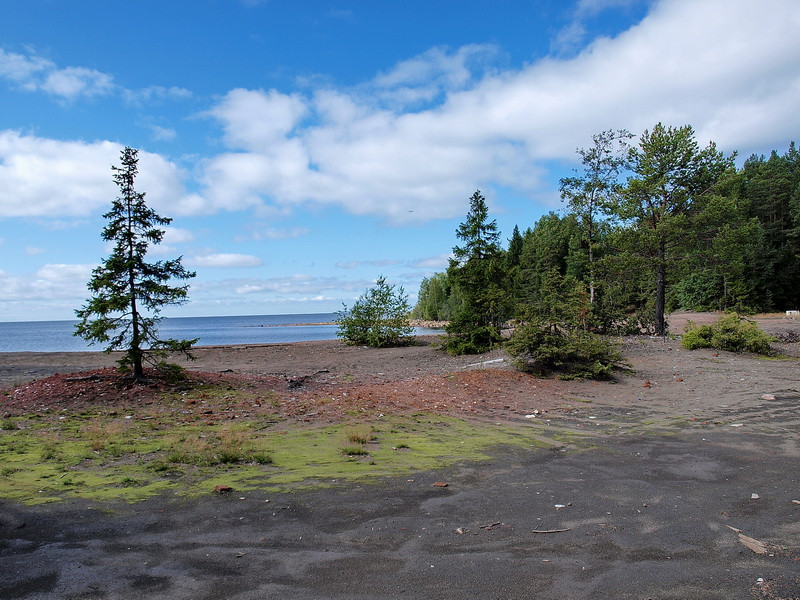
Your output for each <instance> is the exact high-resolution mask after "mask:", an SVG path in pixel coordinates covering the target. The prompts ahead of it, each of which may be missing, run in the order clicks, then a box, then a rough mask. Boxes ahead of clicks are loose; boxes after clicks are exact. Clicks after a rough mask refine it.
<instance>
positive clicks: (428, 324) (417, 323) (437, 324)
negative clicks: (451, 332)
mask: <svg viewBox="0 0 800 600" xmlns="http://www.w3.org/2000/svg"><path fill="white" fill-rule="evenodd" d="M408 324H409V325H410V326H411V327H422V328H423V329H444V328H445V327H447V326H448V325H449V324H450V321H423V320H421V319H411V320H410V321H409V322H408ZM322 325H336V321H326V322H323V323H269V324H267V325H248V327H316V326H322Z"/></svg>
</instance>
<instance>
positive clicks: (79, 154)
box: [0, 131, 193, 219]
mask: <svg viewBox="0 0 800 600" xmlns="http://www.w3.org/2000/svg"><path fill="white" fill-rule="evenodd" d="M121 149H122V146H120V145H119V144H116V143H113V142H108V141H96V142H83V141H60V140H51V139H46V138H39V137H35V136H30V135H22V134H21V133H19V132H17V131H0V218H3V217H43V218H47V219H58V218H59V217H78V216H88V215H91V214H93V213H96V212H100V211H104V210H106V209H107V208H108V207H109V206H110V204H111V201H112V200H113V199H114V198H115V197H116V196H117V195H118V193H119V190H118V188H117V186H116V185H115V184H114V182H113V180H112V171H111V165H112V164H116V165H118V164H119V153H120V150H121ZM183 178H184V174H183V172H182V171H181V170H180V169H179V168H178V167H177V166H176V165H175V164H174V163H172V162H170V161H168V160H166V159H164V158H163V157H161V156H159V155H157V154H152V153H148V152H140V153H139V176H138V177H137V179H136V188H137V190H138V191H143V192H146V193H147V201H148V204H149V205H150V206H151V207H152V208H154V209H156V210H158V211H159V212H160V213H161V214H162V215H163V216H167V217H171V216H173V215H174V214H176V213H179V214H183V213H184V212H187V211H191V210H192V209H193V206H192V196H191V195H187V194H186V192H185V190H184V188H183Z"/></svg>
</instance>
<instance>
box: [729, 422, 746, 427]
mask: <svg viewBox="0 0 800 600" xmlns="http://www.w3.org/2000/svg"><path fill="white" fill-rule="evenodd" d="M731 427H744V423H731Z"/></svg>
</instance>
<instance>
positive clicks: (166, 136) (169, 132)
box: [150, 125, 178, 141]
mask: <svg viewBox="0 0 800 600" xmlns="http://www.w3.org/2000/svg"><path fill="white" fill-rule="evenodd" d="M150 131H152V132H153V139H154V140H160V141H169V140H174V139H175V138H176V137H178V134H177V132H176V131H175V130H174V129H172V128H171V127H161V126H160V125H150Z"/></svg>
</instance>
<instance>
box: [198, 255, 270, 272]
mask: <svg viewBox="0 0 800 600" xmlns="http://www.w3.org/2000/svg"><path fill="white" fill-rule="evenodd" d="M186 264H187V265H189V266H191V267H205V268H213V269H235V268H243V267H258V266H260V265H261V264H263V261H262V260H261V259H260V258H259V257H257V256H253V255H251V254H225V253H220V254H205V255H200V256H192V257H191V258H187V259H186Z"/></svg>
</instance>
